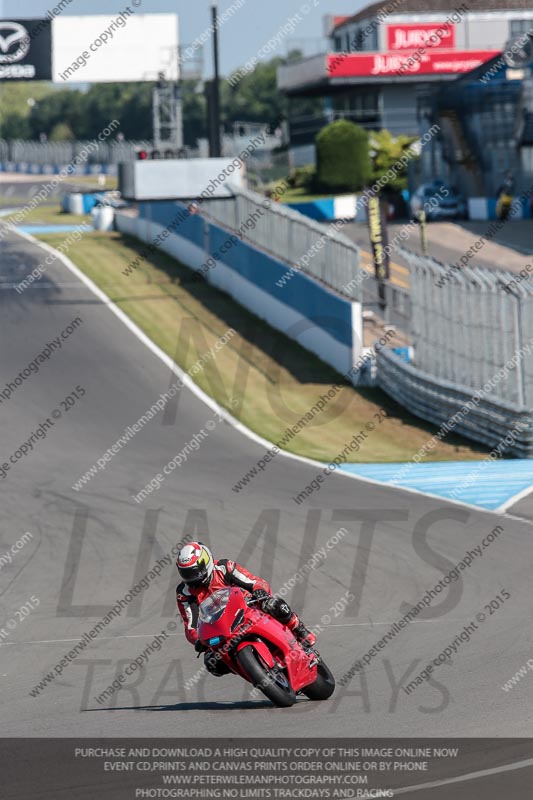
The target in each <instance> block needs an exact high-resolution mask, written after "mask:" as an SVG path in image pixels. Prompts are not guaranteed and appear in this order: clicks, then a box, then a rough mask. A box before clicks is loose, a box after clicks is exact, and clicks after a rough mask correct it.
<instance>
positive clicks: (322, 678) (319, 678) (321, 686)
mask: <svg viewBox="0 0 533 800" xmlns="http://www.w3.org/2000/svg"><path fill="white" fill-rule="evenodd" d="M334 691H335V678H334V677H333V673H332V671H331V670H330V668H329V667H328V666H327V664H325V663H324V662H323V661H320V662H319V664H318V666H317V673H316V680H315V682H314V683H312V684H311V686H307V687H306V688H305V689H304V690H303V692H304V694H305V695H307V697H308V698H309V700H327V699H328V697H331V695H332V694H333V692H334Z"/></svg>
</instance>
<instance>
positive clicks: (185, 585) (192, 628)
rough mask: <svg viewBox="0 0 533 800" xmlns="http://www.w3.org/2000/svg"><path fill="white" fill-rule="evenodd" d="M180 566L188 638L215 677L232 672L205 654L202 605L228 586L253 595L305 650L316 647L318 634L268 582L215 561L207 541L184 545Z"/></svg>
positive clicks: (178, 592) (233, 565)
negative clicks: (200, 629) (199, 627)
mask: <svg viewBox="0 0 533 800" xmlns="http://www.w3.org/2000/svg"><path fill="white" fill-rule="evenodd" d="M176 567H177V568H178V572H179V574H180V577H181V579H182V582H181V583H180V584H179V585H178V586H177V588H176V601H177V604H178V610H179V612H180V614H181V617H182V619H183V624H184V626H185V636H186V637H187V640H188V641H189V642H190V643H191V644H193V645H194V648H195V650H196V652H197V653H205V655H204V664H205V667H206V669H207V670H208V672H210V673H211V674H212V675H216V676H221V675H226V674H227V673H229V672H231V670H230V669H229V667H227V666H226V664H224V662H223V661H222V660H221V659H219V658H215V657H214V654H213V653H212V652H210V651H209V652H205V651H206V650H208V648H207V647H206V646H205V645H203V644H202V643H201V642H200V640H199V639H198V633H197V630H196V629H197V625H198V606H199V605H200V603H201V602H202V601H203V600H205V598H206V597H208V596H209V595H210V594H212V593H213V592H215V591H216V590H217V589H223V588H225V587H226V586H239V587H240V588H241V589H244V590H245V591H246V592H249V593H250V594H251V595H252V597H253V598H254V599H256V600H259V601H260V602H259V607H260V608H261V610H262V611H263V612H264V613H265V614H270V616H271V617H274V619H276V620H278V622H281V623H282V624H283V625H286V626H287V628H289V630H290V631H291V632H292V634H293V635H294V636H295V637H296V639H298V641H299V642H300V643H301V644H303V645H304V646H305V647H312V646H313V645H314V644H315V642H316V636H315V635H314V633H312V632H311V631H309V630H308V629H307V628H306V627H305V625H304V624H303V623H302V621H301V620H300V618H299V617H298V616H297V615H296V614H295V613H294V612H293V611H292V610H291V609H290V607H289V606H288V604H287V603H286V602H285V600H282V599H281V598H279V597H273V596H272V589H271V588H270V586H269V584H268V583H267V582H266V581H265V580H263V579H262V578H258V577H257V576H255V575H252V573H251V572H248V570H247V569H245V568H244V567H241V566H240V565H239V564H236V563H235V561H230V560H229V559H227V558H220V559H217V560H215V559H214V558H213V554H212V553H211V550H210V549H209V548H208V547H206V545H205V544H203V542H189V543H188V544H186V545H184V546H183V547H182V548H181V550H180V552H179V553H178V557H177V559H176Z"/></svg>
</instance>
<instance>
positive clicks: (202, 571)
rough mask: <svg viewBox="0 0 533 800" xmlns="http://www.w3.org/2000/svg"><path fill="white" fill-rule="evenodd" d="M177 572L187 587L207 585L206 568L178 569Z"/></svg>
mask: <svg viewBox="0 0 533 800" xmlns="http://www.w3.org/2000/svg"><path fill="white" fill-rule="evenodd" d="M178 570H179V573H180V575H181V577H182V578H183V582H184V583H186V584H187V586H202V585H203V584H204V583H207V579H208V572H207V567H206V566H201V567H199V566H194V567H187V568H184V567H179V568H178Z"/></svg>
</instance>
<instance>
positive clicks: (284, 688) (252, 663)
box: [236, 645, 296, 708]
mask: <svg viewBox="0 0 533 800" xmlns="http://www.w3.org/2000/svg"><path fill="white" fill-rule="evenodd" d="M236 657H237V661H238V662H239V666H240V667H241V669H242V670H243V671H244V672H245V673H246V674H247V675H248V677H249V678H250V680H251V681H252V683H253V685H254V686H255V687H256V688H257V689H260V690H261V691H262V692H263V694H264V695H265V696H266V697H268V699H269V700H271V701H272V702H273V703H274V705H276V706H278V707H279V708H289V707H290V706H292V705H294V703H295V702H296V694H295V692H294V689H293V688H292V686H291V685H290V683H289V681H288V680H287V676H286V675H285V673H284V672H281V671H277V670H273V669H270V668H269V667H267V665H266V664H264V663H263V661H262V660H261V659H260V658H259V656H258V655H257V653H256V651H255V649H254V648H253V647H252V646H251V645H248V646H247V647H243V649H242V650H239V652H238V653H237V656H236Z"/></svg>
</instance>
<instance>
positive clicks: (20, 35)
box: [0, 19, 52, 81]
mask: <svg viewBox="0 0 533 800" xmlns="http://www.w3.org/2000/svg"><path fill="white" fill-rule="evenodd" d="M51 78H52V34H51V30H50V20H49V19H3V20H0V80H13V81H49V80H51Z"/></svg>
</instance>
